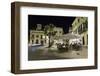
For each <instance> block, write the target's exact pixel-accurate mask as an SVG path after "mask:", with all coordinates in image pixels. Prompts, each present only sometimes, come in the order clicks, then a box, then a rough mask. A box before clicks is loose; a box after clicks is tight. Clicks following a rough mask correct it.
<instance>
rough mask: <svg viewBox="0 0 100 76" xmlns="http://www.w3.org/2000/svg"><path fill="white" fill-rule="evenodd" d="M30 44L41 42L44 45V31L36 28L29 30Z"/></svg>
mask: <svg viewBox="0 0 100 76" xmlns="http://www.w3.org/2000/svg"><path fill="white" fill-rule="evenodd" d="M30 44H41V45H44V44H45V41H44V32H43V31H37V30H31V31H30Z"/></svg>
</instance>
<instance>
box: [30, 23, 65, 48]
mask: <svg viewBox="0 0 100 76" xmlns="http://www.w3.org/2000/svg"><path fill="white" fill-rule="evenodd" d="M53 31H56V35H55V36H62V34H63V28H60V27H54V29H53ZM48 42H49V39H48V36H46V35H45V33H44V31H43V29H42V25H41V24H37V28H36V30H30V39H29V44H31V45H37V44H40V45H46V46H47V45H48Z"/></svg>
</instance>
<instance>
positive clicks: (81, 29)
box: [72, 17, 88, 47]
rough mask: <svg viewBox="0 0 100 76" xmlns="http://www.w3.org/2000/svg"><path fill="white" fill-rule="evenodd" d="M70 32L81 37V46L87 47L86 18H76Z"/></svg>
mask: <svg viewBox="0 0 100 76" xmlns="http://www.w3.org/2000/svg"><path fill="white" fill-rule="evenodd" d="M72 31H73V33H75V34H79V35H81V36H82V44H83V45H84V46H86V47H87V45H88V18H87V17H76V18H75V20H74V21H73V23H72Z"/></svg>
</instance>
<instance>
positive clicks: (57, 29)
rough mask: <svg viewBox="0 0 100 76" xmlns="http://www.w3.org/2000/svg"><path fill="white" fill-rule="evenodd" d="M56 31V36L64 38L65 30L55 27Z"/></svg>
mask: <svg viewBox="0 0 100 76" xmlns="http://www.w3.org/2000/svg"><path fill="white" fill-rule="evenodd" d="M54 31H56V36H62V35H63V28H60V27H54Z"/></svg>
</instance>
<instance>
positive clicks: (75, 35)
mask: <svg viewBox="0 0 100 76" xmlns="http://www.w3.org/2000/svg"><path fill="white" fill-rule="evenodd" d="M62 38H63V39H79V38H82V37H81V36H80V35H78V34H73V33H68V34H65V35H63V36H62Z"/></svg>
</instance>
